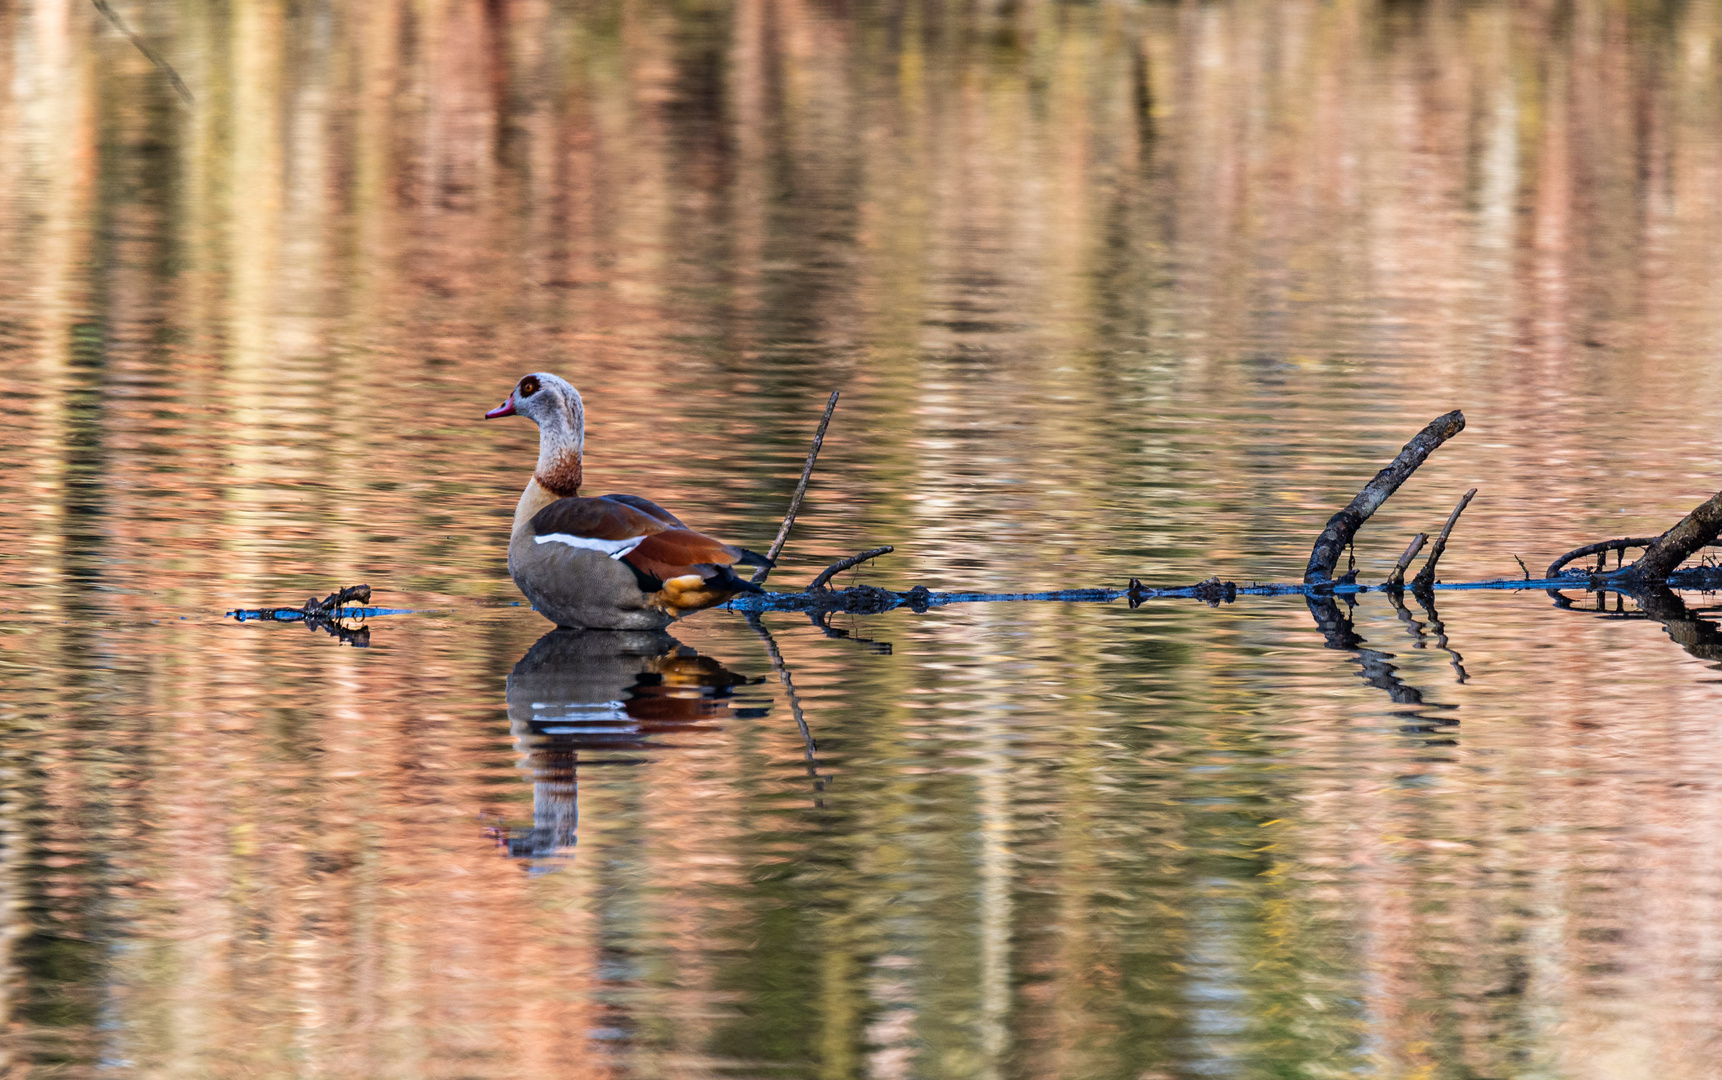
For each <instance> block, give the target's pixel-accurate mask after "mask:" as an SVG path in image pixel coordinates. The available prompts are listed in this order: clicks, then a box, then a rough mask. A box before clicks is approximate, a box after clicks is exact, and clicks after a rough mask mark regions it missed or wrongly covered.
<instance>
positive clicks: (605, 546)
mask: <svg viewBox="0 0 1722 1080" xmlns="http://www.w3.org/2000/svg"><path fill="white" fill-rule="evenodd" d="M645 539H646V538H645V537H644V536H635V537H630V538H629V539H627V540H595V539H593V538H592V537H590V536H572V535H570V534H568V533H545V534H544V535H543V536H534V537H533V538H532V540H533V542H534V543H538V544H549V543H557V544H567V545H568V546H569V547H573V548H585V549H586V550H588V551H602V552H603V553H604V554H606V555H608V556H610V558H612V559H620V558H621V557H622V556H624V555H626V554H627V553H628V552H630V551H633V550H634V549H635V548H637V547H639V546H640V545H641V544H642V543H644V542H645Z"/></svg>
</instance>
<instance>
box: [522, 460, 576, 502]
mask: <svg viewBox="0 0 1722 1080" xmlns="http://www.w3.org/2000/svg"><path fill="white" fill-rule="evenodd" d="M532 476H533V479H535V480H537V481H538V485H539V486H540V487H542V488H543V489H544V490H546V491H548V492H550V494H552V495H555V496H556V497H557V498H560V499H567V498H572V497H573V496H575V495H578V494H579V493H580V455H579V453H578V452H576V453H572V454H561V455H558V456H557V458H556V460H555V461H553V462H552V463H551V464H550V467H549V468H547V469H539V470H538V471H537V472H535V473H533V474H532Z"/></svg>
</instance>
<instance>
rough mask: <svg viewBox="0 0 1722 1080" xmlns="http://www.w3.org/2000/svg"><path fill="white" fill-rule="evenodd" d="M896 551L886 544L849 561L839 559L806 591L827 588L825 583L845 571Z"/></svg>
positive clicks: (850, 557)
mask: <svg viewBox="0 0 1722 1080" xmlns="http://www.w3.org/2000/svg"><path fill="white" fill-rule="evenodd" d="M895 550H897V549H896V548H894V547H892V546H891V545H889V544H886V545H885V546H884V547H876V548H870V549H869V550H867V551H863V552H861V553H860V554H857V555H851V556H849V557H848V558H847V559H838V560H837V561H836V562H834V563H832V564H831V565H830V566H827V567H826V568H825V569H823V570H821V571H819V576H818V577H816V578H814V579H813V580H812V581H809V582H808V583H807V588H806V590H804V591H806V592H812V591H813V590H815V589H823V588H825V583H826V582H827V581H830V580H831V579H832V578H834V577H836V576H837V575H838V574H841V573H842V572H843V571H845V570H848V569H850V568H851V567H855V566H860V565H861V564H862V563H864V562H866V561H867V560H868V559H877V558H878V557H879V556H881V555H889V554H891V552H893V551H895Z"/></svg>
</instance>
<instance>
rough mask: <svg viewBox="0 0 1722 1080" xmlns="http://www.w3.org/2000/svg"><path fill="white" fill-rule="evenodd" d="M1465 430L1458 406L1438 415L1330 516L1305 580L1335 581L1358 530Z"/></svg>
mask: <svg viewBox="0 0 1722 1080" xmlns="http://www.w3.org/2000/svg"><path fill="white" fill-rule="evenodd" d="M1464 430H1465V414H1464V413H1462V412H1460V411H1459V410H1458V409H1454V410H1453V411H1452V412H1450V413H1447V414H1446V415H1445V416H1439V417H1436V418H1435V419H1434V420H1432V421H1430V422H1429V425H1428V426H1427V427H1425V428H1424V429H1423V430H1422V431H1420V432H1418V433H1417V435H1416V437H1415V438H1413V439H1412V440H1411V441H1410V442H1408V443H1406V444H1405V447H1404V449H1402V450H1400V451H1399V456H1398V457H1395V458H1394V459H1393V460H1392V462H1390V463H1389V464H1388V466H1387V467H1386V468H1385V469H1382V470H1381V471H1380V472H1378V473H1376V474H1375V479H1373V480H1371V481H1370V482H1369V483H1367V484H1365V485H1364V486H1363V490H1362V491H1359V492H1358V493H1357V495H1356V497H1355V498H1353V499H1352V500H1351V503H1350V504H1349V505H1347V506H1346V508H1345V509H1344V510H1341V511H1340V512H1339V513H1337V514H1335V515H1333V517H1331V518H1329V519H1328V522H1327V528H1325V529H1323V530H1322V531H1321V535H1320V536H1319V537H1317V538H1316V541H1315V547H1314V549H1313V550H1311V551H1310V553H1309V565H1308V566H1307V567H1305V568H1304V572H1303V580H1304V582H1305V583H1306V584H1318V583H1323V582H1328V581H1332V580H1333V568H1334V567H1335V566H1336V565H1337V564H1338V563H1339V556H1340V554H1341V553H1342V552H1344V551H1345V549H1346V548H1347V547H1349V546H1350V545H1351V542H1352V538H1353V537H1355V536H1356V535H1357V530H1358V529H1360V528H1362V527H1363V523H1364V522H1365V521H1368V520H1369V516H1370V515H1371V514H1373V513H1375V511H1376V510H1378V509H1380V508H1381V504H1382V503H1384V502H1386V501H1387V498H1388V496H1390V495H1392V494H1393V493H1394V492H1395V491H1397V490H1399V485H1400V484H1403V483H1405V481H1406V480H1407V479H1408V478H1410V476H1411V474H1412V473H1414V472H1416V471H1417V467H1418V466H1419V465H1421V464H1423V462H1424V460H1425V459H1426V458H1428V457H1429V455H1430V454H1432V453H1434V451H1435V450H1436V448H1437V447H1439V446H1440V445H1441V444H1442V443H1444V442H1446V441H1447V440H1448V439H1451V438H1452V437H1453V436H1455V435H1457V434H1459V432H1461V431H1464Z"/></svg>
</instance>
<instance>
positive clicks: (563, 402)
mask: <svg viewBox="0 0 1722 1080" xmlns="http://www.w3.org/2000/svg"><path fill="white" fill-rule="evenodd" d="M499 416H524V417H526V418H527V419H528V420H531V421H532V422H533V423H534V424H537V425H538V468H537V469H535V470H534V471H533V474H532V475H533V477H534V478H535V479H536V480H537V481H538V482H539V483H540V484H542V485H543V486H544V487H546V488H548V489H549V490H550V491H551V492H553V493H554V494H556V495H562V496H569V495H573V494H575V492H577V491H578V490H579V487H580V455H581V453H582V452H583V451H584V450H585V447H586V410H585V406H584V404H583V403H582V402H581V400H580V391H578V390H576V389H574V387H573V385H572V384H571V383H569V382H568V380H566V379H564V378H562V377H561V376H559V375H552V374H550V373H549V372H548V371H535V372H533V373H532V374H530V375H525V376H522V377H521V379H520V381H519V382H517V383H515V384H514V389H513V390H512V391H511V392H510V393H509V395H508V398H507V399H506V400H505V401H503V403H502V404H501V405H498V406H497V407H496V408H494V409H492V410H490V411H489V412H487V413H485V414H484V418H485V419H486V420H494V419H496V418H497V417H499Z"/></svg>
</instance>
